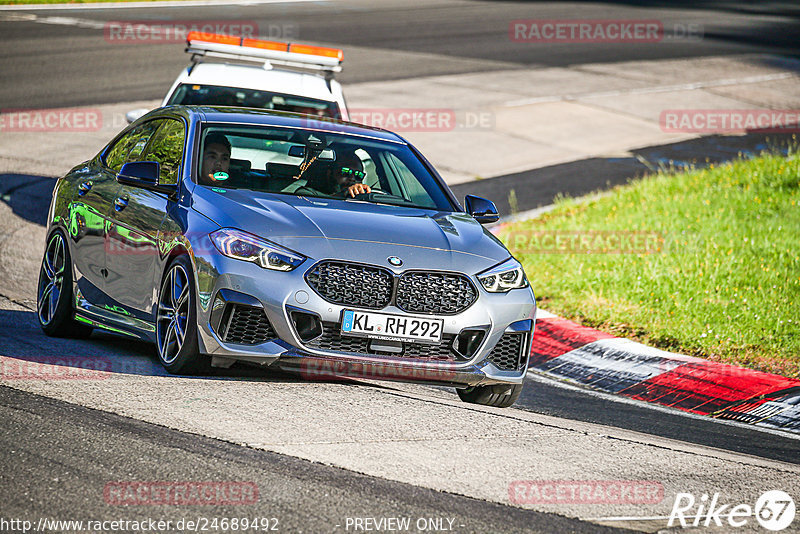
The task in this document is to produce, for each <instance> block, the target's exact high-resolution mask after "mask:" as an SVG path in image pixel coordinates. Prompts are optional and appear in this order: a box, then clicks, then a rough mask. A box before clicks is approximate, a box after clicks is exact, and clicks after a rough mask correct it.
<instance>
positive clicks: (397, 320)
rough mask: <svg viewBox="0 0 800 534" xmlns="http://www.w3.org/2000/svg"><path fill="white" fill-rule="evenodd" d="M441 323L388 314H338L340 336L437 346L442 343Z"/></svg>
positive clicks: (442, 325)
mask: <svg viewBox="0 0 800 534" xmlns="http://www.w3.org/2000/svg"><path fill="white" fill-rule="evenodd" d="M442 328H444V319H427V318H422V317H407V316H404V315H392V314H388V313H373V312H361V311H354V310H345V311H344V312H343V313H342V334H347V335H351V336H352V335H356V336H362V337H370V338H374V339H387V340H391V341H420V342H422V343H438V342H439V341H441V340H442Z"/></svg>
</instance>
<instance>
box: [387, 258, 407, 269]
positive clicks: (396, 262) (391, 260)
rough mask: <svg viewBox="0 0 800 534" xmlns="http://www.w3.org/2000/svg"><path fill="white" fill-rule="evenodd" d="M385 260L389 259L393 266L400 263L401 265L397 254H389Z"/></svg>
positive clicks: (397, 265) (401, 263)
mask: <svg viewBox="0 0 800 534" xmlns="http://www.w3.org/2000/svg"><path fill="white" fill-rule="evenodd" d="M387 260H389V263H391V264H392V265H394V266H395V267H400V266H401V265H403V260H401V259H400V258H398V257H397V256H389V257H388V258H387Z"/></svg>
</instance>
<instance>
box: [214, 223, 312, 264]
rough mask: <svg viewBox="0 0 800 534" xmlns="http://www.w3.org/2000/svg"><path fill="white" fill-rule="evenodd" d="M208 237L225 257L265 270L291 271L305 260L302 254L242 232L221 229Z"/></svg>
mask: <svg viewBox="0 0 800 534" xmlns="http://www.w3.org/2000/svg"><path fill="white" fill-rule="evenodd" d="M208 237H210V238H211V241H212V242H213V243H214V246H215V247H217V250H219V251H220V252H221V253H222V254H224V255H225V256H228V257H229V258H233V259H236V260H242V261H250V262H253V263H255V264H257V265H260V266H261V267H263V268H264V269H272V270H273V271H291V270H292V269H294V268H295V267H297V266H298V265H300V264H301V263H303V260H305V257H303V256H301V255H300V254H297V253H295V252H292V251H290V250H287V249H285V248H283V247H279V246H278V245H275V244H273V243H270V242H269V241H267V240H266V239H261V238H260V237H257V236H254V235H253V234H248V233H247V232H243V231H241V230H234V229H232V228H221V229H219V230H216V231H214V232H211V233H210V234H208Z"/></svg>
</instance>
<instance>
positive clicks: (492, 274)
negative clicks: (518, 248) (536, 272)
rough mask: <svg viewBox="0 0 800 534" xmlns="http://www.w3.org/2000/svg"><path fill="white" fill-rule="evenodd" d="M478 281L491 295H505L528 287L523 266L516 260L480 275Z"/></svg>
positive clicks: (510, 260) (509, 260) (505, 262)
mask: <svg viewBox="0 0 800 534" xmlns="http://www.w3.org/2000/svg"><path fill="white" fill-rule="evenodd" d="M478 281H480V283H481V285H482V286H483V289H485V290H486V291H488V292H490V293H505V292H506V291H510V290H512V289H518V288H520V287H527V285H528V279H527V278H525V271H523V270H522V265H521V264H520V263H519V262H518V261H517V260H515V259H514V258H509V259H508V260H506V261H504V262H503V263H501V264H500V265H497V266H496V267H492V268H491V269H489V270H488V271H484V272H482V273H481V274H479V275H478Z"/></svg>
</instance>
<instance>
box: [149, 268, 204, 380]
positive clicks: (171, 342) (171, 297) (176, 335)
mask: <svg viewBox="0 0 800 534" xmlns="http://www.w3.org/2000/svg"><path fill="white" fill-rule="evenodd" d="M195 305H196V299H195V287H194V276H193V270H192V264H191V262H190V261H189V259H188V258H187V257H186V256H179V257H177V258H176V259H175V260H173V261H172V263H170V264H169V267H168V268H167V272H166V274H165V275H164V279H163V280H162V282H161V290H160V291H159V293H158V309H157V311H156V343H157V347H158V359H159V361H160V362H161V365H163V366H164V369H166V370H167V371H168V372H170V373H173V374H196V373H201V372H206V371H208V370H210V365H208V363H209V358H208V357H207V356H205V355H202V354H200V349H199V343H198V341H197V309H196V308H195Z"/></svg>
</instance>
